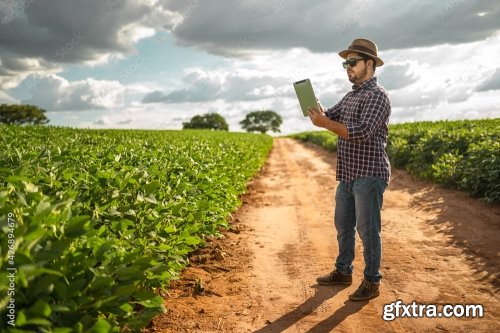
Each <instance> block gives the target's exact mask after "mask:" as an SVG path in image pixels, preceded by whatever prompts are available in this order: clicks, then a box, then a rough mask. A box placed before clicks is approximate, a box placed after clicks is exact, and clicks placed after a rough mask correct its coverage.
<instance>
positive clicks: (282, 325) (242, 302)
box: [150, 138, 500, 333]
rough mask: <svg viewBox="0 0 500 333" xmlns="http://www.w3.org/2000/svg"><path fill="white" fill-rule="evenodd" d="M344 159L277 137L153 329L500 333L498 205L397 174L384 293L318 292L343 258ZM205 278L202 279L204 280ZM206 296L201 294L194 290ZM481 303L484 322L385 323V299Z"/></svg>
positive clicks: (358, 264)
mask: <svg viewBox="0 0 500 333" xmlns="http://www.w3.org/2000/svg"><path fill="white" fill-rule="evenodd" d="M335 163H336V160H335V154H332V153H329V152H326V151H325V150H323V149H321V148H317V147H315V146H313V145H309V144H303V143H299V142H297V141H294V140H291V139H285V138H280V139H275V144H274V147H273V150H272V152H271V155H270V158H269V160H268V162H267V164H266V166H265V167H264V168H263V170H262V172H261V173H260V175H259V176H258V177H257V178H256V179H254V181H253V182H252V184H251V186H250V187H249V193H248V194H247V195H245V196H244V198H243V201H244V204H243V205H242V207H241V208H240V209H239V210H238V212H237V213H236V214H235V215H234V219H233V224H232V225H233V227H232V229H231V230H230V232H228V233H225V238H224V239H222V240H214V241H213V242H210V243H209V244H208V247H207V248H206V249H205V250H203V251H199V252H198V253H197V254H196V255H195V256H193V257H192V258H191V261H192V262H193V264H192V265H191V267H189V268H188V269H187V270H186V272H185V273H184V275H183V279H182V280H180V281H178V282H176V283H175V284H174V285H173V286H172V289H171V291H170V292H169V295H167V296H166V297H165V306H166V308H167V309H168V311H167V313H166V314H164V315H162V316H159V317H157V318H156V319H155V320H154V321H153V324H152V326H151V327H150V331H151V332H258V333H264V332H309V333H312V332H331V331H335V332H447V331H449V332H499V331H500V320H499V319H498V318H500V304H499V290H500V289H499V288H500V284H499V269H500V257H499V251H500V246H499V245H500V206H499V205H488V204H485V203H483V202H481V201H479V200H476V199H472V198H469V197H468V196H467V195H465V194H463V193H461V192H458V191H454V190H447V189H442V188H439V187H436V186H434V185H432V184H430V183H427V182H423V181H418V180H415V179H413V178H412V177H410V176H409V175H407V174H406V173H405V172H402V171H398V170H394V171H393V176H392V180H391V184H390V186H389V188H388V189H387V191H386V193H385V197H384V206H383V212H382V218H383V226H382V238H383V258H382V270H381V271H382V275H383V281H382V285H381V295H380V296H379V297H378V298H375V299H373V300H371V301H369V302H368V301H367V302H351V301H349V300H348V294H349V293H351V292H353V291H354V290H355V289H356V288H357V287H358V285H359V283H360V281H361V279H362V271H363V268H364V264H363V260H362V245H361V241H360V240H359V237H358V238H357V245H356V260H355V263H354V266H355V272H354V281H355V282H354V283H353V285H351V286H348V287H340V286H333V287H328V286H319V285H317V284H316V282H315V279H316V277H317V276H318V275H322V274H324V273H327V272H329V271H331V270H332V267H333V263H334V260H335V256H336V254H337V251H338V250H337V244H336V233H335V230H334V227H333V210H334V196H335V187H336V184H337V182H336V181H335ZM196 279H198V283H195V280H196ZM195 285H196V287H197V288H196V289H197V291H198V292H193V289H195V288H194V287H195ZM396 300H401V301H403V302H404V303H405V304H410V303H411V302H412V301H416V302H418V303H421V304H431V303H434V304H439V305H444V304H482V305H483V306H484V317H483V318H461V319H458V318H432V319H431V318H396V319H394V320H393V321H384V320H383V319H382V316H383V312H384V304H388V303H391V302H395V301H396Z"/></svg>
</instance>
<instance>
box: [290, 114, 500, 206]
mask: <svg viewBox="0 0 500 333" xmlns="http://www.w3.org/2000/svg"><path fill="white" fill-rule="evenodd" d="M292 137H294V138H297V139H300V140H303V141H310V142H314V143H316V144H319V145H321V146H323V147H325V148H327V149H329V150H332V151H336V149H337V146H336V141H337V140H336V138H335V136H334V135H333V134H332V133H331V132H326V131H320V132H305V133H300V134H297V135H293V136H292ZM387 152H388V154H389V159H390V161H391V164H392V166H394V167H398V168H404V169H406V170H408V171H409V172H410V173H411V174H413V175H416V176H418V177H421V178H424V179H428V180H432V181H434V182H436V183H439V184H441V185H444V186H448V187H452V188H457V189H460V190H463V191H466V192H468V193H469V194H471V195H473V196H476V197H480V198H483V199H485V200H487V201H500V119H483V120H461V121H439V122H416V123H405V124H396V125H390V127H389V138H388V145H387Z"/></svg>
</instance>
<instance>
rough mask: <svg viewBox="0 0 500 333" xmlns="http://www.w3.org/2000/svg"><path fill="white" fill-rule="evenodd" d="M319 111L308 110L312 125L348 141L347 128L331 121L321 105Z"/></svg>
mask: <svg viewBox="0 0 500 333" xmlns="http://www.w3.org/2000/svg"><path fill="white" fill-rule="evenodd" d="M319 110H320V111H318V110H316V109H315V108H308V109H307V113H308V115H309V118H310V119H311V121H312V123H313V124H314V125H316V126H318V127H323V128H325V129H327V130H329V131H332V132H333V133H335V134H337V135H338V136H340V137H342V138H344V139H346V140H347V139H348V133H347V126H346V125H344V124H342V123H339V122H337V121H333V120H330V118H328V117H327V116H326V115H325V110H324V109H323V107H322V106H321V104H320V105H319Z"/></svg>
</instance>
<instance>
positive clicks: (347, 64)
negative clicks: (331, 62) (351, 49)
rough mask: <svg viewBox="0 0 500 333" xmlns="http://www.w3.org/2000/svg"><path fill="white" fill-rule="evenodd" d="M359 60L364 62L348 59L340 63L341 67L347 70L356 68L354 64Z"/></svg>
mask: <svg viewBox="0 0 500 333" xmlns="http://www.w3.org/2000/svg"><path fill="white" fill-rule="evenodd" d="M360 60H365V59H363V58H350V59H346V61H344V62H343V63H342V66H344V68H345V69H347V68H348V67H351V68H353V67H356V64H357V63H358V61H360Z"/></svg>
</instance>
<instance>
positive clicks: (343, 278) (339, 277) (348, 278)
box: [316, 270, 352, 286]
mask: <svg viewBox="0 0 500 333" xmlns="http://www.w3.org/2000/svg"><path fill="white" fill-rule="evenodd" d="M316 282H318V284H322V285H325V286H332V285H334V284H348V285H350V284H351V283H352V275H351V274H342V273H340V272H339V271H337V270H334V271H333V272H330V273H328V274H326V275H323V276H320V277H319V278H317V279H316Z"/></svg>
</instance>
